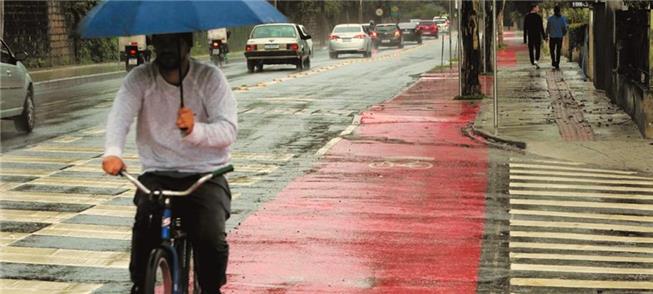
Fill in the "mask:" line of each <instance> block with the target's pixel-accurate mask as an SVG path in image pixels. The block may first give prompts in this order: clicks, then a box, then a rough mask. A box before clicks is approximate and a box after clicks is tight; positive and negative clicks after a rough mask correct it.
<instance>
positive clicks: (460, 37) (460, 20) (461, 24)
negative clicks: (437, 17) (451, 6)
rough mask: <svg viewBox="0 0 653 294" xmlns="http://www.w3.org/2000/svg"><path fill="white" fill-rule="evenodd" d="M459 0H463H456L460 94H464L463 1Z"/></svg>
mask: <svg viewBox="0 0 653 294" xmlns="http://www.w3.org/2000/svg"><path fill="white" fill-rule="evenodd" d="M459 1H462V0H456V10H457V11H458V13H457V18H458V46H457V47H458V96H462V95H463V67H462V66H463V55H462V53H461V52H462V50H463V48H462V47H463V46H462V45H463V44H462V37H463V35H462V33H461V28H462V26H463V22H462V14H461V12H462V6H463V5H462V2H460V3H459Z"/></svg>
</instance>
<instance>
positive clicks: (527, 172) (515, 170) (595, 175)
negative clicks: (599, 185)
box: [510, 168, 653, 180]
mask: <svg viewBox="0 0 653 294" xmlns="http://www.w3.org/2000/svg"><path fill="white" fill-rule="evenodd" d="M510 174H511V175H512V174H515V175H517V174H520V175H544V176H565V177H581V178H587V177H590V178H607V179H624V180H653V178H647V177H640V176H630V175H613V174H605V173H589V172H582V173H580V172H564V171H553V170H536V169H519V168H511V169H510Z"/></svg>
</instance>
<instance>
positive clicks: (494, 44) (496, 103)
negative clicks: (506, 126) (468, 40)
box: [492, 0, 499, 134]
mask: <svg viewBox="0 0 653 294" xmlns="http://www.w3.org/2000/svg"><path fill="white" fill-rule="evenodd" d="M492 35H493V38H494V39H493V40H492V47H494V50H493V53H494V54H493V55H494V60H493V61H492V62H493V66H492V67H494V68H493V69H492V70H493V71H494V77H493V79H492V81H493V85H492V95H493V96H494V133H495V134H497V133H498V132H499V97H498V96H497V79H498V78H499V76H498V75H497V0H492Z"/></svg>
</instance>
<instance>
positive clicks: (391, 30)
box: [376, 23, 404, 48]
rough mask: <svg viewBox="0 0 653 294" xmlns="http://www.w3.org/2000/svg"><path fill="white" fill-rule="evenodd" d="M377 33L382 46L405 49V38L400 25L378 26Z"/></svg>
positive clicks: (384, 24) (387, 24)
mask: <svg viewBox="0 0 653 294" xmlns="http://www.w3.org/2000/svg"><path fill="white" fill-rule="evenodd" d="M376 33H377V38H378V39H379V45H380V46H388V47H391V46H397V47H398V48H404V37H403V35H402V34H401V30H400V29H399V26H398V25H396V24H394V23H383V24H378V25H376Z"/></svg>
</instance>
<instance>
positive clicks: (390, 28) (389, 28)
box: [376, 25, 397, 32]
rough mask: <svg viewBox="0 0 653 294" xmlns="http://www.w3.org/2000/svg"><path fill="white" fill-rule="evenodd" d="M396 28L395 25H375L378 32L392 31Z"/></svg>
mask: <svg viewBox="0 0 653 294" xmlns="http://www.w3.org/2000/svg"><path fill="white" fill-rule="evenodd" d="M396 29H397V26H395V25H384V26H381V25H379V26H377V27H376V30H377V31H379V32H392V31H394V30H396Z"/></svg>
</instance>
